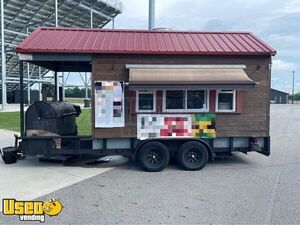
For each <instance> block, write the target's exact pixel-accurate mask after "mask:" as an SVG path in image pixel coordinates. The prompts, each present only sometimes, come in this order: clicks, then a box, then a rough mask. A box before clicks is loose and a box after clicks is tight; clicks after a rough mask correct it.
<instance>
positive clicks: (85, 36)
mask: <svg viewBox="0 0 300 225" xmlns="http://www.w3.org/2000/svg"><path fill="white" fill-rule="evenodd" d="M16 51H17V52H19V53H88V54H99V53H103V54H175V55H182V54H183V55H191V54H193V55H275V54H276V51H275V50H274V49H272V48H271V47H270V46H269V45H267V44H266V43H264V42H263V41H261V40H260V39H258V38H257V37H256V36H254V35H253V34H251V33H248V32H197V31H157V30H155V31H150V30H111V29H79V28H53V27H52V28H48V27H44V28H38V29H37V30H35V31H34V32H33V33H32V34H31V35H30V36H29V37H27V38H26V39H25V40H24V41H23V42H21V43H20V44H19V45H18V47H17V48H16Z"/></svg>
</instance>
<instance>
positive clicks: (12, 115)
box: [0, 109, 92, 135]
mask: <svg viewBox="0 0 300 225" xmlns="http://www.w3.org/2000/svg"><path fill="white" fill-rule="evenodd" d="M91 114H92V113H91V109H83V110H82V113H81V114H80V116H79V117H78V118H77V119H76V123H77V127H78V134H79V135H91V123H92V122H91ZM0 129H6V130H11V131H20V113H19V112H1V113H0Z"/></svg>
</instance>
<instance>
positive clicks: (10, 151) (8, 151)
mask: <svg viewBox="0 0 300 225" xmlns="http://www.w3.org/2000/svg"><path fill="white" fill-rule="evenodd" d="M1 156H2V159H3V161H4V163H5V164H13V163H16V162H17V151H16V149H15V148H14V147H8V148H3V149H2V151H1Z"/></svg>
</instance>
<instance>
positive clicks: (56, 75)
mask: <svg viewBox="0 0 300 225" xmlns="http://www.w3.org/2000/svg"><path fill="white" fill-rule="evenodd" d="M54 85H55V87H54V88H55V90H54V100H55V101H57V102H58V101H59V85H58V73H57V71H54Z"/></svg>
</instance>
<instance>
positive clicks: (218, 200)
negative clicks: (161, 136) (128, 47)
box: [0, 105, 300, 224]
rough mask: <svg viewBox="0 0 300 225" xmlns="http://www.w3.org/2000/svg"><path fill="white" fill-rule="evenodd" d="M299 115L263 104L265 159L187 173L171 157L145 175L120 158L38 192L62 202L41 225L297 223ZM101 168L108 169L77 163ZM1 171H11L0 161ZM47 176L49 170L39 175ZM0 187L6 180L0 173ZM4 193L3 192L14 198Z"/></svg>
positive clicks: (220, 162)
mask: <svg viewBox="0 0 300 225" xmlns="http://www.w3.org/2000/svg"><path fill="white" fill-rule="evenodd" d="M299 118H300V105H272V106H271V156H270V157H266V156H263V155H260V154H257V153H250V154H248V155H244V154H242V153H237V154H235V155H234V156H232V157H228V158H224V159H217V160H216V161H215V162H212V163H210V164H208V165H207V166H206V167H205V168H204V169H202V170H201V171H194V172H189V171H184V170H181V169H180V168H179V166H177V164H176V163H172V164H171V165H170V166H169V167H168V168H167V169H165V170H164V171H162V172H160V173H147V172H143V171H141V170H140V169H139V168H138V167H137V166H136V165H135V164H134V163H133V162H127V163H122V164H120V165H117V166H115V167H114V169H111V170H109V171H107V172H105V173H101V174H99V175H96V176H90V177H89V178H88V179H84V180H83V181H81V182H75V183H74V184H72V185H69V186H66V187H64V188H61V189H59V190H56V191H54V192H52V193H50V194H47V195H43V196H39V197H37V199H38V200H48V199H49V198H55V199H59V200H60V201H61V202H62V204H63V206H64V208H63V211H62V212H61V213H60V214H59V215H58V216H56V217H51V218H50V217H47V218H46V223H45V224H300V154H299V149H300V129H299V128H300V120H299ZM31 163H32V164H34V162H31ZM40 164H41V163H40ZM16 165H17V164H16ZM57 166H59V165H57ZM40 167H43V166H35V167H32V168H31V171H35V170H39V169H40ZM106 168H111V167H108V165H107V164H95V165H89V166H87V167H81V169H82V170H84V169H86V170H89V169H99V170H100V169H106ZM3 169H5V170H6V171H14V167H8V166H6V165H2V164H1V170H3ZM25 169H26V168H25ZM65 169H66V170H68V171H69V172H70V173H72V169H74V170H77V169H78V168H76V167H74V168H72V167H71V168H66V167H63V166H60V169H59V170H62V171H63V170H65ZM16 171H17V172H19V170H16ZM1 173H3V171H1ZM49 174H51V170H50V171H49V172H47V173H45V174H44V176H45V177H47V176H48V175H49ZM6 179H8V178H6ZM11 179H14V178H13V176H12V177H11ZM40 182H42V181H40ZM30 184H31V181H30V180H26V182H25V181H24V183H23V185H24V187H26V186H27V185H30ZM1 185H4V186H5V185H6V182H5V181H3V180H2V178H1ZM20 189H21V188H20ZM37 189H42V187H37ZM0 190H1V189H0ZM10 194H11V195H10V196H5V197H15V196H19V195H18V192H16V193H15V195H14V194H13V193H10ZM26 200H27V199H26ZM0 221H1V222H0V223H1V224H17V223H19V221H18V217H16V216H13V217H8V216H5V217H4V216H3V215H1V216H0ZM25 224H33V223H31V222H26V223H25Z"/></svg>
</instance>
